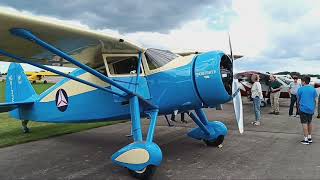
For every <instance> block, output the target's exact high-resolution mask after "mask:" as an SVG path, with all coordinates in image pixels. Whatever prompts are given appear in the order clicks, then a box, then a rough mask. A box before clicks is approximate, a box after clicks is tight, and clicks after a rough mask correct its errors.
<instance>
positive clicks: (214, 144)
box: [203, 135, 224, 147]
mask: <svg viewBox="0 0 320 180" xmlns="http://www.w3.org/2000/svg"><path fill="white" fill-rule="evenodd" d="M223 140H224V136H223V135H220V136H218V138H217V139H215V140H203V141H204V142H205V143H206V144H207V146H212V147H218V146H219V145H220V144H222V143H223Z"/></svg>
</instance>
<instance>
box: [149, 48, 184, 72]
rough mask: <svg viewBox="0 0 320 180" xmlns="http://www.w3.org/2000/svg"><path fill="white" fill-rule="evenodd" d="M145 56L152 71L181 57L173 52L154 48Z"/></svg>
mask: <svg viewBox="0 0 320 180" xmlns="http://www.w3.org/2000/svg"><path fill="white" fill-rule="evenodd" d="M145 55H146V59H147V62H148V65H149V69H150V70H153V69H157V68H159V67H162V66H164V65H166V64H167V63H169V62H170V61H172V60H173V59H175V58H177V57H179V55H177V54H175V53H173V52H171V51H168V50H160V49H154V48H150V49H147V50H146V53H145Z"/></svg>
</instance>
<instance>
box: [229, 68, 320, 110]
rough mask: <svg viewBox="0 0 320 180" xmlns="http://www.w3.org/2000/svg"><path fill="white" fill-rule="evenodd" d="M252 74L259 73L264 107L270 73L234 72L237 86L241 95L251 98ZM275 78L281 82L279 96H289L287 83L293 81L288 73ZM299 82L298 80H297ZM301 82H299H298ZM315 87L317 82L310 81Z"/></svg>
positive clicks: (317, 85)
mask: <svg viewBox="0 0 320 180" xmlns="http://www.w3.org/2000/svg"><path fill="white" fill-rule="evenodd" d="M252 74H259V76H260V83H261V87H262V94H263V97H264V99H263V101H262V102H261V106H262V107H265V106H266V105H267V104H270V100H269V98H270V93H269V80H270V74H267V73H262V72H257V71H246V72H241V73H237V74H235V76H234V77H235V78H237V79H238V80H239V87H240V91H241V95H242V96H246V97H248V98H249V99H250V100H251V87H252V82H251V76H252ZM275 77H276V80H277V81H278V82H279V83H280V84H282V89H281V93H280V98H290V94H289V84H290V83H291V82H293V79H292V77H291V76H289V75H275ZM299 82H300V80H299ZM300 83H301V82H300ZM310 84H311V85H313V86H314V87H315V88H318V87H320V84H319V83H315V82H311V83H310Z"/></svg>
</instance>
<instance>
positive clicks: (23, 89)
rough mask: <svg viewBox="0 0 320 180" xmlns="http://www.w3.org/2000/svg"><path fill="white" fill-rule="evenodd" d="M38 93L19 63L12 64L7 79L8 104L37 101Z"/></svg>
mask: <svg viewBox="0 0 320 180" xmlns="http://www.w3.org/2000/svg"><path fill="white" fill-rule="evenodd" d="M37 96H38V95H37V93H36V92H35V90H34V89H33V87H32V85H31V83H30V82H29V80H28V78H27V76H26V74H25V73H24V70H23V69H22V67H21V65H20V64H18V63H11V64H10V66H9V69H8V74H7V78H6V102H12V103H13V102H21V101H28V100H35V99H36V98H37Z"/></svg>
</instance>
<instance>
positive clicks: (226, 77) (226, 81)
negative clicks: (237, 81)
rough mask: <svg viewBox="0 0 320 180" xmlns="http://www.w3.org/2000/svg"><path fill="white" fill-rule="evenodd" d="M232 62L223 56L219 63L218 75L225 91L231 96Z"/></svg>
mask: <svg viewBox="0 0 320 180" xmlns="http://www.w3.org/2000/svg"><path fill="white" fill-rule="evenodd" d="M232 69H233V68H232V62H231V59H230V58H229V56H227V55H223V56H222V57H221V61H220V74H221V79H222V82H223V85H224V88H225V90H226V91H227V93H228V94H229V95H232V80H233V71H232Z"/></svg>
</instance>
